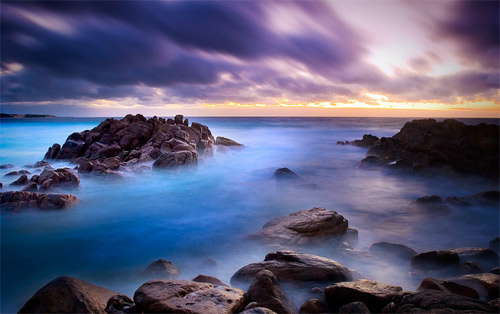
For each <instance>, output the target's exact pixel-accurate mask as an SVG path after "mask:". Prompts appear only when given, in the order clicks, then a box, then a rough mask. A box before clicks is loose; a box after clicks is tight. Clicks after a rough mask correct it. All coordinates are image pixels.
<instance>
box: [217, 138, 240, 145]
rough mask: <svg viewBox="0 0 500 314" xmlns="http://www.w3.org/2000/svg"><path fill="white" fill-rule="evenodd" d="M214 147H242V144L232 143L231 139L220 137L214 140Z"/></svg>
mask: <svg viewBox="0 0 500 314" xmlns="http://www.w3.org/2000/svg"><path fill="white" fill-rule="evenodd" d="M215 145H222V146H243V145H242V144H240V143H238V142H236V141H233V140H232V139H229V138H226V137H222V136H217V138H216V139H215Z"/></svg>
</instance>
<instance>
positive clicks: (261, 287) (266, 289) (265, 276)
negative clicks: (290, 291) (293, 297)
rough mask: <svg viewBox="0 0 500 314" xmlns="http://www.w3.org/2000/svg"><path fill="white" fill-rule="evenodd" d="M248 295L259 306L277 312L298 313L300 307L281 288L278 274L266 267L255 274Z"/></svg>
mask: <svg viewBox="0 0 500 314" xmlns="http://www.w3.org/2000/svg"><path fill="white" fill-rule="evenodd" d="M248 297H249V298H250V301H252V302H256V303H257V307H265V308H268V309H270V310H272V311H275V312H277V313H285V314H296V313H298V309H297V308H296V307H295V305H294V304H293V303H292V302H291V301H290V300H289V299H288V297H287V296H286V295H285V293H284V292H283V290H282V289H281V285H280V284H279V283H278V279H277V278H276V276H275V275H274V274H273V273H272V272H270V271H268V270H265V269H264V270H261V271H260V272H258V273H257V275H256V276H255V278H254V280H253V281H252V284H251V285H250V288H249V289H248Z"/></svg>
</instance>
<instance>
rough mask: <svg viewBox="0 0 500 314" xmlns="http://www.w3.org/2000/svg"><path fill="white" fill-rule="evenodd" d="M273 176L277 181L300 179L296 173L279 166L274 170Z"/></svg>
mask: <svg viewBox="0 0 500 314" xmlns="http://www.w3.org/2000/svg"><path fill="white" fill-rule="evenodd" d="M273 177H274V178H275V179H276V180H279V181H295V180H300V179H302V178H301V177H300V176H299V175H298V174H296V173H295V172H293V171H292V170H290V169H288V168H279V169H277V170H276V171H275V172H274V175H273Z"/></svg>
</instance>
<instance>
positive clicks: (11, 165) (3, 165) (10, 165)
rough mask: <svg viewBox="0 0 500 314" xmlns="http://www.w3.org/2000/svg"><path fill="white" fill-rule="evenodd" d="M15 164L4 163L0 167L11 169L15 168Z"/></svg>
mask: <svg viewBox="0 0 500 314" xmlns="http://www.w3.org/2000/svg"><path fill="white" fill-rule="evenodd" d="M14 167H15V166H14V165H13V164H2V165H0V169H10V168H14Z"/></svg>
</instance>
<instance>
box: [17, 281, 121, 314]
mask: <svg viewBox="0 0 500 314" xmlns="http://www.w3.org/2000/svg"><path fill="white" fill-rule="evenodd" d="M116 294H117V293H116V292H114V291H111V290H108V289H106V288H103V287H99V286H94V285H93V284H91V283H88V282H86V281H83V280H81V279H78V278H73V277H58V278H56V279H54V280H52V281H51V282H49V283H48V284H47V285H46V286H44V287H43V288H41V289H40V290H38V291H37V292H36V293H35V294H34V295H33V296H32V297H31V298H30V299H29V300H28V302H26V304H24V306H23V307H22V308H21V309H20V310H19V313H106V312H105V311H104V309H105V308H106V304H107V302H108V300H109V298H111V297H112V296H113V295H116Z"/></svg>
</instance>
